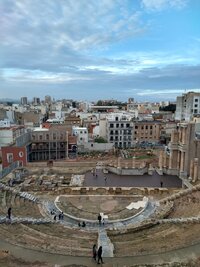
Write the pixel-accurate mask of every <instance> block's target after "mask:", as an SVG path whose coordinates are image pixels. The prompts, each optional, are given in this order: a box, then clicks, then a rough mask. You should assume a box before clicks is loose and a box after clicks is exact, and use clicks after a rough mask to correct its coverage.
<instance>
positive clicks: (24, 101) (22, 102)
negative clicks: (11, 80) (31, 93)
mask: <svg viewBox="0 0 200 267" xmlns="http://www.w3.org/2000/svg"><path fill="white" fill-rule="evenodd" d="M21 105H22V106H25V105H28V98H27V97H26V96H24V97H21Z"/></svg>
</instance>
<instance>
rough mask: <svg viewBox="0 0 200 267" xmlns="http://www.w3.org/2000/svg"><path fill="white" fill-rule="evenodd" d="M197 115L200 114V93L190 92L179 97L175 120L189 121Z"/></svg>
mask: <svg viewBox="0 0 200 267" xmlns="http://www.w3.org/2000/svg"><path fill="white" fill-rule="evenodd" d="M197 115H200V93H197V92H188V93H186V94H183V95H182V96H178V97H177V100H176V112H175V120H178V121H186V122H189V121H190V120H191V119H192V117H193V116H197Z"/></svg>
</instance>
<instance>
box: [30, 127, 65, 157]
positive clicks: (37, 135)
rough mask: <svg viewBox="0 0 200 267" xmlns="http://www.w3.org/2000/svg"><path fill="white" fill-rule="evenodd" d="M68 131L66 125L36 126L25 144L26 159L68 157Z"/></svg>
mask: <svg viewBox="0 0 200 267" xmlns="http://www.w3.org/2000/svg"><path fill="white" fill-rule="evenodd" d="M68 137H69V132H68V131H67V128H66V127H62V126H58V125H56V126H55V127H53V126H51V127H50V128H36V129H35V130H34V131H33V132H32V133H31V143H30V144H29V145H28V146H27V156H28V161H46V160H57V159H64V158H68V149H69V142H68Z"/></svg>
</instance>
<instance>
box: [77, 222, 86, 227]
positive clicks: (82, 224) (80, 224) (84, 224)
mask: <svg viewBox="0 0 200 267" xmlns="http://www.w3.org/2000/svg"><path fill="white" fill-rule="evenodd" d="M78 226H79V227H85V226H86V223H85V222H84V221H83V222H82V223H80V222H79V223H78Z"/></svg>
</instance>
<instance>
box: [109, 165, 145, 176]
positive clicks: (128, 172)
mask: <svg viewBox="0 0 200 267" xmlns="http://www.w3.org/2000/svg"><path fill="white" fill-rule="evenodd" d="M106 168H107V170H108V171H109V172H111V173H114V174H118V175H144V174H145V173H148V168H147V167H144V168H140V169H138V168H123V169H122V168H116V167H112V166H107V167H106Z"/></svg>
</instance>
